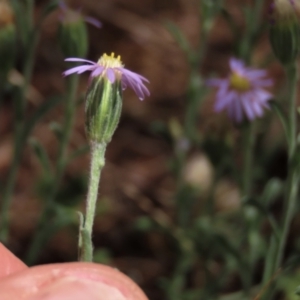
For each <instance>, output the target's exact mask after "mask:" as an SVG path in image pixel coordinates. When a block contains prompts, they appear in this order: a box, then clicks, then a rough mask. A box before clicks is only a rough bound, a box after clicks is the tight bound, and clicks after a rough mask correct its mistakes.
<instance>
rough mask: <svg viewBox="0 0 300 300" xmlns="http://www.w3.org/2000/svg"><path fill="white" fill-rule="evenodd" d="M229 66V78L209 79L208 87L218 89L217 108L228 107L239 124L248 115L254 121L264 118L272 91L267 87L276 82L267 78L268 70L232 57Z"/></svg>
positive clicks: (217, 109)
mask: <svg viewBox="0 0 300 300" xmlns="http://www.w3.org/2000/svg"><path fill="white" fill-rule="evenodd" d="M229 65H230V73H229V76H228V77H227V78H226V79H210V80H208V81H207V84H208V85H209V86H215V87H217V88H218V92H217V95H216V102H215V107H214V109H215V111H216V112H220V111H222V110H227V113H228V116H229V117H230V118H231V119H232V120H233V121H235V122H237V123H240V122H242V121H243V120H244V119H245V118H246V119H248V120H249V121H253V120H254V119H256V118H258V117H261V116H262V115H263V114H264V109H266V108H269V104H268V101H269V100H271V98H272V94H271V93H269V92H268V91H267V90H265V88H266V87H269V86H271V85H272V84H273V82H272V80H271V79H267V78H265V76H266V75H267V72H266V70H260V69H253V68H249V67H246V66H245V64H244V62H243V61H241V60H238V59H236V58H231V59H230V63H229Z"/></svg>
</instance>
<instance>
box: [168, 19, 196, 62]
mask: <svg viewBox="0 0 300 300" xmlns="http://www.w3.org/2000/svg"><path fill="white" fill-rule="evenodd" d="M165 27H166V28H167V29H168V31H169V32H170V33H171V34H172V36H173V38H174V39H175V41H176V42H177V43H178V45H179V46H180V48H181V49H182V50H183V52H184V53H185V54H186V56H187V58H188V60H189V62H190V63H192V62H193V61H194V57H195V54H194V52H193V51H192V49H191V46H190V44H189V42H188V40H187V39H186V37H185V36H184V33H183V32H182V31H181V29H180V28H179V27H178V26H177V25H176V24H175V23H173V22H170V21H167V22H165Z"/></svg>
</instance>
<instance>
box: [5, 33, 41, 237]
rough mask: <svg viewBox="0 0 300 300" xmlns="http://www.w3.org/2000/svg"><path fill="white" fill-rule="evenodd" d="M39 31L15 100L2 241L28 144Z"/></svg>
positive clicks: (32, 42) (31, 43) (29, 53)
mask: <svg viewBox="0 0 300 300" xmlns="http://www.w3.org/2000/svg"><path fill="white" fill-rule="evenodd" d="M38 37H39V33H38V32H37V31H36V32H34V34H33V36H32V39H30V41H29V42H28V45H29V48H28V50H27V56H26V57H25V64H24V68H23V75H24V82H23V85H22V87H21V91H20V94H19V97H18V99H17V101H16V102H15V132H14V152H13V160H12V165H11V168H10V170H9V173H8V177H7V182H6V184H5V188H4V191H3V195H2V200H1V212H0V241H2V242H4V243H5V242H7V238H8V231H9V228H8V227H9V208H10V205H11V201H12V193H13V190H14V187H15V183H16V178H17V173H18V170H19V165H20V162H21V158H22V149H23V148H24V145H25V144H26V141H27V138H28V136H27V135H26V134H25V133H24V131H23V129H24V127H25V111H26V106H27V105H26V94H27V91H28V87H29V84H30V81H31V77H32V71H33V66H34V54H35V49H36V45H37V42H38Z"/></svg>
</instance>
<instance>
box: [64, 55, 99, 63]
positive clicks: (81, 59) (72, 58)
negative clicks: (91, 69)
mask: <svg viewBox="0 0 300 300" xmlns="http://www.w3.org/2000/svg"><path fill="white" fill-rule="evenodd" d="M65 61H74V62H86V63H89V64H92V65H96V64H97V63H95V62H93V61H91V60H88V59H83V58H77V57H69V58H66V59H65Z"/></svg>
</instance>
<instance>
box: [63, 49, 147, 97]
mask: <svg viewBox="0 0 300 300" xmlns="http://www.w3.org/2000/svg"><path fill="white" fill-rule="evenodd" d="M65 61H69V62H81V63H82V62H83V63H85V64H83V65H81V66H77V67H74V68H71V69H69V70H67V71H65V72H64V73H63V75H64V76H68V75H71V74H75V73H77V74H81V73H84V72H87V71H89V72H91V77H92V78H93V77H106V78H107V79H108V80H109V81H110V82H111V83H114V82H115V81H116V80H120V81H121V84H122V88H123V89H126V88H127V87H128V86H129V87H130V88H132V89H133V90H134V92H135V93H136V95H137V96H138V98H139V99H140V100H144V98H145V96H149V95H150V92H149V90H148V89H147V88H146V86H145V85H144V82H147V83H149V81H148V80H147V79H146V78H145V77H143V76H141V75H139V74H137V73H134V72H132V71H129V70H128V69H125V68H124V65H123V64H122V62H121V58H120V56H118V57H115V56H114V53H112V54H111V55H107V54H104V55H102V56H101V57H100V59H99V60H98V62H93V61H90V60H86V59H82V58H67V59H65Z"/></svg>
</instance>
